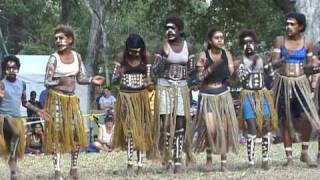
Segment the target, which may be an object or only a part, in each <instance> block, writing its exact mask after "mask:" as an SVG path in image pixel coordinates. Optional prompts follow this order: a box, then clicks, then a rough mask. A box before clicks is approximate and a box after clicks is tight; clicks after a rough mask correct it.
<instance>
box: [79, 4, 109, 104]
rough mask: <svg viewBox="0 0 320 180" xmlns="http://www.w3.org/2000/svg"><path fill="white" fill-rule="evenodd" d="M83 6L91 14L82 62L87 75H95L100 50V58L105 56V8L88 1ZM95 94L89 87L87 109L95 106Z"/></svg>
mask: <svg viewBox="0 0 320 180" xmlns="http://www.w3.org/2000/svg"><path fill="white" fill-rule="evenodd" d="M84 3H85V5H86V6H87V8H88V10H89V12H90V14H91V26H90V31H89V38H88V48H87V54H86V57H85V60H84V64H85V66H86V70H87V73H88V75H91V76H92V75H95V73H96V72H95V71H96V70H97V69H98V67H97V64H98V63H96V60H97V57H98V52H99V51H100V50H101V49H102V54H101V55H102V58H104V56H105V54H104V51H105V48H106V46H105V44H106V36H105V31H104V27H103V23H104V19H105V6H103V5H102V3H101V2H100V1H97V2H96V3H97V4H95V5H94V6H93V5H91V4H90V2H89V0H84ZM96 96H97V93H96V90H95V87H93V88H91V86H89V99H88V102H89V104H88V107H89V108H92V107H94V106H92V105H93V104H94V105H95V104H96V103H95V99H96Z"/></svg>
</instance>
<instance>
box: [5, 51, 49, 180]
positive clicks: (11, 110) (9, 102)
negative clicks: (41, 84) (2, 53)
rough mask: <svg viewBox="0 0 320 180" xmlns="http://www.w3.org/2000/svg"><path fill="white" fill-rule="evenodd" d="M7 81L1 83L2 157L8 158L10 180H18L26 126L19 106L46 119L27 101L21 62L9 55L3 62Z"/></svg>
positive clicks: (42, 112) (41, 112)
mask: <svg viewBox="0 0 320 180" xmlns="http://www.w3.org/2000/svg"><path fill="white" fill-rule="evenodd" d="M1 67H2V72H4V75H5V77H4V79H3V80H2V81H1V82H0V155H3V156H4V157H5V159H8V160H9V162H8V164H9V167H10V176H11V179H12V180H14V179H17V159H21V158H22V157H23V154H24V149H25V137H24V135H25V134H24V133H25V127H24V121H23V119H22V118H21V114H20V105H21V104H22V105H23V106H24V107H26V108H28V109H30V110H32V111H34V112H37V113H38V114H39V115H40V116H41V117H43V118H44V117H45V112H44V111H43V110H41V109H39V108H37V107H35V106H33V105H32V104H31V103H29V102H28V101H27V96H26V84H25V83H24V82H23V81H22V80H20V79H17V74H18V72H19V69H20V61H19V59H18V58H17V57H16V56H13V55H10V56H7V57H5V58H4V59H3V61H2V63H1Z"/></svg>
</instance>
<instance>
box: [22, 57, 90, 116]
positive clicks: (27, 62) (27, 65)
mask: <svg viewBox="0 0 320 180" xmlns="http://www.w3.org/2000/svg"><path fill="white" fill-rule="evenodd" d="M17 57H18V58H19V59H20V63H21V67H20V71H19V74H18V78H20V79H22V80H23V81H24V82H26V89H27V99H28V100H29V98H30V92H31V91H36V92H37V99H38V98H39V95H40V93H41V91H42V90H44V89H45V87H44V84H43V82H44V76H45V71H46V65H47V62H48V59H49V57H50V56H49V55H17ZM88 91H89V88H88V86H86V85H77V87H76V92H75V93H76V94H77V95H78V97H79V98H80V108H81V111H82V113H83V114H84V115H85V114H87V113H88V112H89V108H88V107H89V106H88V101H89V93H88ZM21 113H22V115H26V114H27V111H26V109H25V108H24V107H22V106H21Z"/></svg>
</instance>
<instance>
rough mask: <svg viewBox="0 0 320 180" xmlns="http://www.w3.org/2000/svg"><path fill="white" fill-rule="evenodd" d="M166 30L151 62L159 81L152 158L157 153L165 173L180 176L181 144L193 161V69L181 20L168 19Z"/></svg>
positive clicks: (192, 55) (191, 49)
mask: <svg viewBox="0 0 320 180" xmlns="http://www.w3.org/2000/svg"><path fill="white" fill-rule="evenodd" d="M165 29H166V34H167V38H168V39H167V41H165V42H164V43H163V44H162V45H161V47H160V49H159V51H158V53H157V54H156V59H155V63H154V70H155V75H156V76H157V77H158V80H157V81H158V82H157V87H156V98H155V124H154V126H155V129H154V133H155V134H154V147H153V148H154V150H153V156H158V153H157V152H156V151H158V150H160V151H161V153H162V154H161V155H162V156H163V164H164V165H165V166H166V170H168V171H171V170H173V171H174V173H179V172H180V171H181V170H182V169H181V165H182V149H183V146H184V142H186V143H185V151H186V154H187V162H191V161H193V157H192V154H191V132H190V127H189V123H190V122H191V117H190V98H189V88H188V85H187V81H186V80H187V78H188V74H189V73H191V72H192V71H193V70H194V66H195V63H194V49H193V47H192V45H191V44H189V43H187V41H185V40H183V35H184V32H183V29H184V23H183V21H182V20H181V19H180V18H178V17H169V18H167V19H166V21H165ZM159 148H160V149H159ZM172 149H174V153H173V156H172V153H171V150H172Z"/></svg>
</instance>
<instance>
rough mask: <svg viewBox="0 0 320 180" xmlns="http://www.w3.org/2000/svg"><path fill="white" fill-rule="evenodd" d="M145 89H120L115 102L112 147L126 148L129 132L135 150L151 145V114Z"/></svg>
mask: <svg viewBox="0 0 320 180" xmlns="http://www.w3.org/2000/svg"><path fill="white" fill-rule="evenodd" d="M149 103H150V102H149V96H148V91H147V90H141V91H135V92H124V91H120V93H119V95H118V98H117V102H116V125H115V132H114V133H115V134H114V140H113V144H112V145H113V147H114V148H119V147H120V148H122V149H123V150H125V149H126V148H127V137H128V136H129V133H130V134H131V136H132V138H133V144H134V147H135V149H136V150H148V149H149V148H150V147H151V145H152V124H153V122H152V116H151V110H150V104H149Z"/></svg>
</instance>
